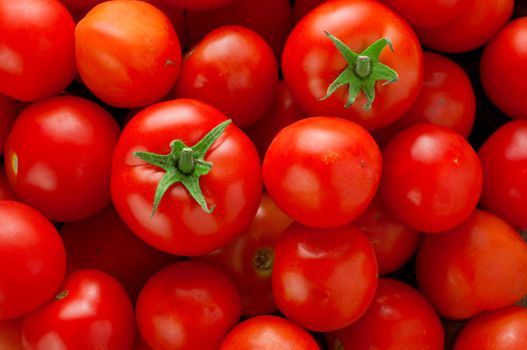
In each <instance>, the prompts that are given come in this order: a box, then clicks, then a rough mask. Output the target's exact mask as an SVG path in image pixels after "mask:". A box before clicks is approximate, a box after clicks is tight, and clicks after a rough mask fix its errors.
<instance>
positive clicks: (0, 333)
mask: <svg viewBox="0 0 527 350" xmlns="http://www.w3.org/2000/svg"><path fill="white" fill-rule="evenodd" d="M0 350H23V348H22V318H21V317H20V318H16V319H14V320H7V321H0Z"/></svg>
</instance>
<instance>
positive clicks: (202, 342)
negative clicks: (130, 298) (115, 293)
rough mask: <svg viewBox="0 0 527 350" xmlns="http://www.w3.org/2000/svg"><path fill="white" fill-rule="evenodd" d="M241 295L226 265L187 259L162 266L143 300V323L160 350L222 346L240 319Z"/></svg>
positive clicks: (152, 343) (139, 321)
mask: <svg viewBox="0 0 527 350" xmlns="http://www.w3.org/2000/svg"><path fill="white" fill-rule="evenodd" d="M240 310H241V302H240V295H239V294H238V291H237V290H236V286H235V285H234V283H233V282H232V281H231V280H230V279H229V278H227V276H226V275H224V274H223V273H222V272H221V271H220V270H218V269H216V268H215V267H213V266H211V265H207V264H204V263H200V262H196V261H184V262H179V263H175V264H173V265H170V266H168V267H166V268H164V269H163V270H161V271H159V272H158V273H157V274H155V275H154V277H152V278H151V279H150V281H148V282H147V284H146V285H145V286H144V288H143V290H142V291H141V294H140V295H139V300H138V301H137V308H136V312H137V324H138V326H139V330H140V332H141V335H142V336H143V338H144V340H145V341H146V342H147V343H148V345H149V346H151V347H152V348H154V349H156V350H168V349H170V350H184V349H185V350H187V349H188V350H191V349H192V350H193V349H200V350H209V349H210V350H216V349H218V347H219V345H220V343H221V341H222V340H223V338H224V337H225V335H226V334H227V332H228V330H229V329H230V328H231V327H233V326H234V325H235V324H236V323H237V322H238V320H239V318H240Z"/></svg>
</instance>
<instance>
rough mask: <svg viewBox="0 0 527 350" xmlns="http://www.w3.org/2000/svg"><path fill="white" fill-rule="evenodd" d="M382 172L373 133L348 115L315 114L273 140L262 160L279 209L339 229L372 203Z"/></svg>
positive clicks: (304, 221) (304, 220)
mask: <svg viewBox="0 0 527 350" xmlns="http://www.w3.org/2000/svg"><path fill="white" fill-rule="evenodd" d="M380 175H381V155H380V151H379V148H378V147H377V145H376V144H375V141H374V140H373V138H372V137H371V135H370V134H369V133H368V132H367V131H366V130H365V129H364V128H362V127H361V126H359V125H358V124H356V123H353V122H351V121H349V120H346V119H341V118H333V117H311V118H306V119H302V120H300V121H297V122H295V123H293V124H291V125H289V126H287V127H285V128H284V129H282V130H281V131H280V132H279V133H278V135H276V137H275V138H274V140H273V141H272V143H271V145H270V146H269V149H268V151H267V153H266V155H265V159H264V162H263V178H264V183H265V187H266V189H267V191H268V193H269V195H270V196H271V198H273V200H274V201H275V202H276V204H277V205H278V207H280V209H282V210H283V211H284V212H285V213H286V214H287V215H289V216H291V217H292V218H293V219H295V220H296V221H299V222H301V223H302V224H304V225H308V226H313V227H335V226H339V225H343V224H346V223H348V222H351V221H352V220H353V219H355V218H357V217H358V216H359V215H360V214H361V213H362V212H363V211H364V210H365V209H366V207H367V206H368V204H369V203H370V201H371V200H372V198H373V196H374V195H375V191H376V190H377V186H378V184H379V179H380Z"/></svg>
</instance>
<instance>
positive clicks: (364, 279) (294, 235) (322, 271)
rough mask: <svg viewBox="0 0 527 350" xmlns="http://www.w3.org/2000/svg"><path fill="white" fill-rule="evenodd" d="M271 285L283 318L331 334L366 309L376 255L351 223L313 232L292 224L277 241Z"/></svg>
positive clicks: (372, 290)
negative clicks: (330, 332)
mask: <svg viewBox="0 0 527 350" xmlns="http://www.w3.org/2000/svg"><path fill="white" fill-rule="evenodd" d="M272 285H273V295H274V297H275V301H276V305H277V306H278V309H279V310H280V311H281V312H282V313H283V314H284V315H285V316H286V317H287V318H289V319H290V320H292V321H294V322H297V323H298V324H300V325H301V326H302V327H304V328H306V329H309V330H313V331H323V332H328V331H334V330H337V329H340V328H343V327H346V326H348V325H350V324H351V323H353V322H354V321H356V320H357V319H358V318H359V317H361V316H362V314H364V312H365V311H366V309H367V308H368V306H369V305H370V303H371V301H372V299H373V296H374V294H375V289H376V288H377V263H376V261H375V253H374V251H373V248H372V246H371V244H370V242H369V241H368V239H367V238H366V236H365V235H364V234H363V233H362V232H361V231H360V230H359V229H357V228H356V227H355V226H353V225H351V224H348V225H346V226H340V227H337V228H326V229H315V228H310V227H307V226H303V225H301V224H298V223H294V224H292V225H291V226H289V227H288V228H287V230H286V231H285V232H284V233H283V234H282V236H281V237H280V238H279V239H278V242H277V243H276V247H275V261H274V266H273V275H272Z"/></svg>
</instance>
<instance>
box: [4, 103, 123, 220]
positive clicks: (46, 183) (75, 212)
mask: <svg viewBox="0 0 527 350" xmlns="http://www.w3.org/2000/svg"><path fill="white" fill-rule="evenodd" d="M119 133H120V131H119V127H118V126H117V123H116V122H115V120H114V119H113V118H112V117H111V115H110V114H109V113H108V112H106V111H105V110H104V109H103V108H102V107H100V106H99V105H97V104H95V103H93V102H91V101H89V100H86V99H83V98H80V97H75V96H59V97H53V98H50V99H46V100H42V101H39V102H36V103H34V104H33V105H31V106H29V107H28V108H26V109H25V110H24V111H23V112H22V113H21V114H20V116H19V117H18V119H17V121H16V122H15V125H14V126H13V129H12V130H11V133H10V134H9V137H8V140H7V143H6V148H5V154H4V164H6V169H5V170H6V174H7V177H8V179H9V183H10V184H11V187H12V188H13V190H14V191H15V193H16V195H17V197H18V198H19V199H20V200H22V201H24V202H26V203H28V204H30V205H31V206H33V207H35V208H36V209H38V210H39V211H40V212H42V213H43V214H44V215H46V216H47V217H48V218H49V219H50V220H55V221H75V220H80V219H83V218H85V217H88V216H90V215H93V214H95V213H96V212H98V211H99V210H101V209H103V208H104V207H105V206H106V205H108V203H109V202H110V167H111V160H112V153H113V150H114V147H115V144H116V143H117V139H118V137H119ZM35 145H38V146H35Z"/></svg>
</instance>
